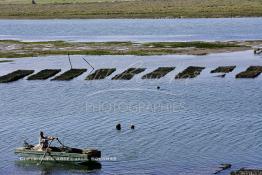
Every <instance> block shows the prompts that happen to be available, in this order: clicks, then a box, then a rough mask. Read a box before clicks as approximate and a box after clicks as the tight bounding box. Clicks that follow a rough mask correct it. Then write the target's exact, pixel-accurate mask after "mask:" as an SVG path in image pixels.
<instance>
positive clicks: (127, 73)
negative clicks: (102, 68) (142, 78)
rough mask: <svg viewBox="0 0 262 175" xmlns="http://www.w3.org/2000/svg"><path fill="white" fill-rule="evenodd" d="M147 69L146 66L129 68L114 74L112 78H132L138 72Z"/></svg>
mask: <svg viewBox="0 0 262 175" xmlns="http://www.w3.org/2000/svg"><path fill="white" fill-rule="evenodd" d="M145 70H146V69H145V68H129V69H127V70H126V71H124V72H122V73H121V74H118V75H116V76H114V77H113V78H112V80H131V79H132V78H133V77H134V76H135V75H136V74H140V73H141V72H144V71H145Z"/></svg>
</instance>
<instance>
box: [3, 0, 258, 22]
mask: <svg viewBox="0 0 262 175" xmlns="http://www.w3.org/2000/svg"><path fill="white" fill-rule="evenodd" d="M36 2H37V4H36V5H32V4H31V0H1V1H0V4H1V5H0V18H15V19H19V18H33V19H48V18H197V17H201V18H211V17H215V18H218V17H243V16H245V17H250V16H253V17H254V16H262V1H261V0H165V1H163V0H129V1H124V0H119V1H111V0H44V1H43V0H36Z"/></svg>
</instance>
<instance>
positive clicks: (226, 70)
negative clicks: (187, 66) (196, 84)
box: [210, 66, 236, 73]
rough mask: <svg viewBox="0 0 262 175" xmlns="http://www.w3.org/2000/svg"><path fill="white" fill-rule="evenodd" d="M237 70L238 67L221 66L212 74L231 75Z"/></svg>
mask: <svg viewBox="0 0 262 175" xmlns="http://www.w3.org/2000/svg"><path fill="white" fill-rule="evenodd" d="M235 68H236V66H219V67H217V68H216V69H214V70H212V71H211V72H210V73H229V72H232V71H233V70H234V69H235Z"/></svg>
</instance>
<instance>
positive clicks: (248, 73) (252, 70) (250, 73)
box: [236, 66, 262, 78]
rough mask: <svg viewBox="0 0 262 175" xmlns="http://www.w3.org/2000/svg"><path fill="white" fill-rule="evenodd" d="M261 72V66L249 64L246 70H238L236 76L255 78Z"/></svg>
mask: <svg viewBox="0 0 262 175" xmlns="http://www.w3.org/2000/svg"><path fill="white" fill-rule="evenodd" d="M261 73H262V66H250V67H248V68H247V70H245V71H243V72H240V73H239V74H237V75H236V78H256V77H258V76H259V75H260V74H261Z"/></svg>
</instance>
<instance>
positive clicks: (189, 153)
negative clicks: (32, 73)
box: [0, 51, 262, 175]
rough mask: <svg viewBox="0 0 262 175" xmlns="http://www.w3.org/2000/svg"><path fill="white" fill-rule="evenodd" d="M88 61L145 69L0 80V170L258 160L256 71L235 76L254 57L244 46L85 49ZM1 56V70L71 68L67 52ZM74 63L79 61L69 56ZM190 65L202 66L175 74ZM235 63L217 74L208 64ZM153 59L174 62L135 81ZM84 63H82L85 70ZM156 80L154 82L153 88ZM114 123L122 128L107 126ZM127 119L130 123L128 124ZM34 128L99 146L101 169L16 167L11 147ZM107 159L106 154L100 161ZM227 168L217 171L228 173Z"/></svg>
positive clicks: (166, 167) (197, 166) (259, 84)
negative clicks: (118, 77)
mask: <svg viewBox="0 0 262 175" xmlns="http://www.w3.org/2000/svg"><path fill="white" fill-rule="evenodd" d="M85 58H86V59H87V60H88V61H89V62H90V63H91V64H92V65H94V67H95V68H96V69H98V68H103V67H116V68H117V71H116V72H115V73H114V74H112V75H111V76H110V77H113V76H114V75H115V74H117V73H119V72H122V71H123V70H125V69H127V68H129V67H145V68H147V70H146V71H145V72H144V73H141V74H139V75H137V76H135V78H134V79H132V80H130V81H112V80H110V77H109V78H107V79H105V80H98V81H86V80H84V78H85V76H87V74H88V73H85V74H84V75H82V76H80V77H78V78H76V79H74V80H73V81H70V82H54V81H49V80H46V81H27V80H20V81H17V82H14V83H9V84H0V97H1V101H0V119H1V123H0V133H1V141H2V142H1V145H0V152H1V154H0V159H1V165H0V172H1V173H0V174H19V175H20V174H32V175H35V174H85V173H90V174H125V175H126V174H150V175H151V174H178V175H179V174H181V175H182V174H194V175H195V174H199V175H209V174H212V173H214V172H215V170H216V169H217V168H218V167H219V164H220V163H231V164H233V167H232V169H237V168H241V167H260V168H261V164H262V154H260V152H261V151H262V147H261V143H262V127H261V123H262V110H261V109H262V108H261V107H262V94H261V90H262V81H261V80H262V76H259V77H258V78H256V79H250V80H244V79H243V80H236V79H235V78H234V76H235V75H236V74H237V73H238V72H240V71H243V70H245V69H246V68H247V67H248V66H250V65H262V57H261V56H254V55H253V53H252V51H245V52H235V53H224V54H211V55H207V56H177V55H169V56H148V57H141V56H86V57H85ZM14 60H15V62H10V63H1V64H0V74H1V75H3V74H5V73H8V72H10V71H13V70H16V69H34V70H41V69H45V68H62V69H63V70H67V69H69V64H68V61H67V57H66V56H49V57H38V58H24V59H22V58H21V59H14ZM72 62H73V66H74V67H75V68H80V67H81V68H82V67H87V68H88V65H87V64H86V63H85V62H84V61H83V60H82V59H81V56H72ZM189 65H194V66H196V65H199V66H206V67H207V68H206V69H205V70H204V71H203V72H202V73H201V75H200V76H199V77H197V78H196V79H191V80H174V77H175V75H176V74H177V73H178V72H179V71H181V70H183V69H184V68H186V67H187V66H189ZM220 65H237V68H236V69H235V70H234V71H233V72H232V73H230V74H228V75H227V76H226V77H225V78H217V77H214V75H212V74H210V73H209V72H210V70H212V69H213V68H216V67H217V66H220ZM159 66H175V67H177V68H176V69H175V71H173V72H171V73H169V74H168V75H167V76H166V77H164V78H162V79H160V80H141V76H142V75H144V74H146V73H147V72H150V71H152V70H154V69H156V68H157V67H159ZM89 70H90V69H89ZM157 86H160V87H161V89H160V90H156V87H157ZM118 122H120V123H121V124H122V128H123V129H122V131H121V132H118V131H116V130H115V124H116V123H118ZM130 124H134V125H135V126H136V129H135V130H130V129H129V126H130ZM39 130H44V131H46V133H47V134H50V135H56V136H58V137H60V139H61V140H63V141H64V143H65V145H70V146H74V147H96V148H98V149H101V150H102V156H103V159H104V160H102V161H101V163H102V169H101V170H95V171H90V172H86V171H81V170H75V169H72V170H70V169H68V168H62V167H52V168H45V167H42V166H40V167H38V166H33V167H31V166H29V167H28V166H21V165H17V164H16V163H15V161H16V160H18V157H17V156H16V155H14V149H15V148H16V147H17V146H20V145H21V144H22V143H23V140H24V139H28V142H31V143H36V142H37V137H38V133H39ZM110 158H111V159H112V160H111V161H110V160H108V159H110ZM228 173H229V172H228V171H225V172H224V173H221V174H228Z"/></svg>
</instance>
